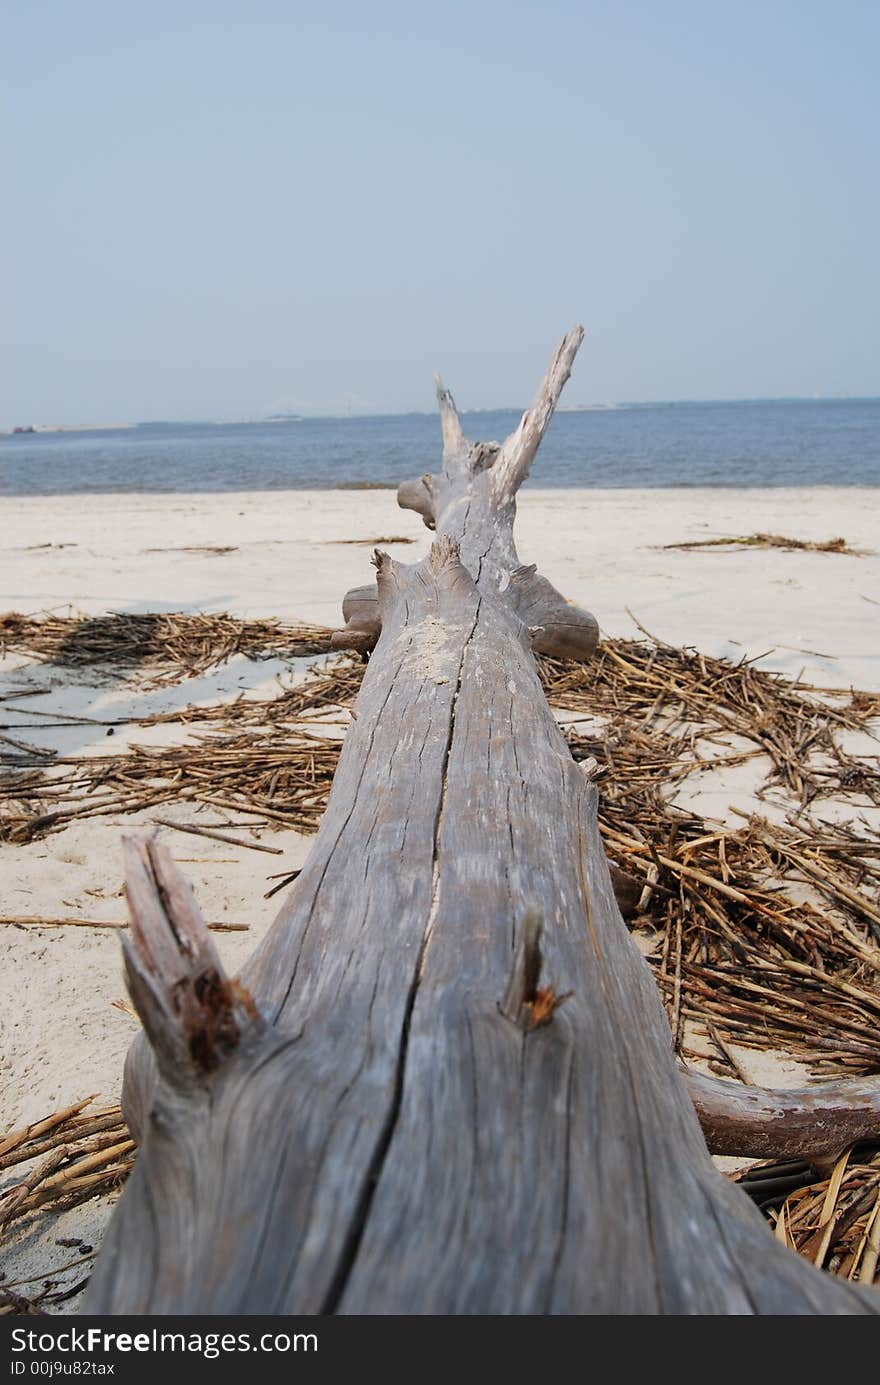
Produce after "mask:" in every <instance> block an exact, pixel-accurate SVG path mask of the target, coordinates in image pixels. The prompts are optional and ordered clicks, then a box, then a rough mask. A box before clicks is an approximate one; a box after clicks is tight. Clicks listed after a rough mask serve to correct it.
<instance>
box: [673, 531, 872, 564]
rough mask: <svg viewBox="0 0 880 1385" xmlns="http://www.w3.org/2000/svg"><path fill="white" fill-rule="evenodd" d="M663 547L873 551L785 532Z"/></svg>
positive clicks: (852, 553) (860, 553) (858, 555)
mask: <svg viewBox="0 0 880 1385" xmlns="http://www.w3.org/2000/svg"><path fill="white" fill-rule="evenodd" d="M661 547H662V548H663V549H667V550H668V549H671V548H681V549H688V548H783V549H788V550H789V551H790V552H795V551H797V552H800V553H845V554H846V555H847V556H848V557H850V558H865V557H867V556H868V555H869V553H870V552H871V550H870V549H867V548H850V547H849V545H848V544H847V541H846V539H844V538H836V539H826V540H825V542H824V543H813V542H811V541H809V540H807V539H789V538H786V537H785V535H784V534H742V535H740V536H738V537H732V538H718V539H692V540H691V541H690V542H689V543H664V544H662V545H661Z"/></svg>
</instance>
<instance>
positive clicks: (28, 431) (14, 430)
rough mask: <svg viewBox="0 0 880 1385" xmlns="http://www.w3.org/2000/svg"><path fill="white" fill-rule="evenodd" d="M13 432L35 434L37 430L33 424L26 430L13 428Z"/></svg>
mask: <svg viewBox="0 0 880 1385" xmlns="http://www.w3.org/2000/svg"><path fill="white" fill-rule="evenodd" d="M12 431H13V433H35V432H36V431H37V430H36V428H35V427H34V425H33V424H32V423H29V424H28V425H27V427H26V428H13V430H12Z"/></svg>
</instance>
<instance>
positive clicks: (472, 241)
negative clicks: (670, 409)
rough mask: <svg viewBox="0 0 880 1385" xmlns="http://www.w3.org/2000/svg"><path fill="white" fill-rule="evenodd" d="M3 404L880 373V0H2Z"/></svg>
mask: <svg viewBox="0 0 880 1385" xmlns="http://www.w3.org/2000/svg"><path fill="white" fill-rule="evenodd" d="M2 47H3V52H4V81H3V92H2V97H0V101H2V126H3V135H2V139H3V145H4V149H3V184H4V198H3V203H4V207H3V215H2V218H0V241H2V264H3V266H4V269H3V279H4V283H3V300H4V306H3V313H2V322H0V351H2V361H0V368H2V374H0V423H5V424H17V423H29V422H50V421H62V420H63V421H71V422H75V421H84V420H94V421H99V420H124V419H157V418H193V417H220V416H234V417H241V416H251V415H256V414H263V413H265V412H267V411H271V410H276V409H281V408H289V409H293V410H302V411H311V412H322V411H331V412H332V411H335V410H337V409H339V408H343V407H347V408H355V409H363V410H401V409H412V408H415V409H422V408H430V407H431V403H432V394H431V378H430V377H431V371H432V370H433V369H434V368H440V369H441V370H442V371H443V373H444V375H445V376H446V377H447V378H448V379H449V381H450V382H451V383H452V385H453V387H454V388H455V390H456V393H457V396H458V398H459V400H460V402H461V404H462V405H463V406H469V407H489V406H493V405H502V404H515V405H519V404H523V403H526V402H528V399H529V397H530V395H531V393H532V391H533V389H534V386H535V384H536V381H537V379H538V377H539V375H540V372H541V370H542V369H543V366H544V363H545V360H546V358H547V356H548V355H549V353H550V351H551V348H552V347H553V345H554V343H555V341H556V340H557V338H558V337H559V336H561V334H562V333H563V331H564V330H566V328H567V327H568V326H570V325H571V323H572V322H574V321H576V320H581V321H583V322H584V324H585V326H586V329H587V340H586V342H585V344H584V347H583V348H582V351H581V356H580V358H579V361H578V365H577V368H576V371H575V375H574V377H573V380H572V383H571V384H570V385H569V387H568V391H567V402H569V403H571V404H576V403H586V402H592V401H604V400H620V399H670V398H678V399H680V398H738V397H749V396H755V395H760V396H773V395H811V394H825V395H830V394H877V393H880V311H878V309H880V301H878V300H880V292H878V286H880V270H878V245H880V226H878V221H880V215H878V212H880V179H878V154H877V151H878V133H880V132H878V123H880V122H878V104H880V97H878V84H877V76H876V72H877V69H876V64H877V54H878V51H880V6H878V5H877V4H875V3H855V2H854V0H838V3H835V4H831V3H830V0H827V3H821V4H814V3H810V0H803V2H802V3H787V2H786V0H781V3H769V2H768V3H765V4H751V3H747V2H746V3H743V0H738V2H737V3H736V4H733V3H730V2H729V0H728V3H723V4H722V3H714V0H705V2H704V3H684V2H683V0H664V3H659V2H655V3H644V2H642V0H630V2H628V0H618V3H594V2H593V0H580V3H574V2H573V0H556V3H554V0H543V2H542V3H541V4H516V3H513V2H512V0H506V2H505V3H499V4H496V3H492V2H488V0H470V3H467V4H459V3H457V2H456V0H450V3H447V4H445V5H443V6H440V7H438V6H434V5H430V6H429V5H419V4H417V3H413V2H412V0H411V2H410V3H396V0H394V2H392V0H374V3H372V4H370V5H365V4H363V3H359V4H355V3H349V2H348V0H340V2H339V3H333V0H325V2H324V3H322V4H320V5H316V4H308V5H305V4H300V3H298V0H288V3H276V0H249V3H247V4H244V3H242V4H230V3H224V0H212V3H210V4H202V3H193V2H192V0H178V2H177V3H174V4H167V3H164V0H153V2H152V3H151V4H150V5H137V6H135V5H126V4H119V3H118V0H117V3H113V4H109V3H92V0H78V3H74V2H73V0H67V2H66V3H53V0H49V2H48V3H42V4H37V3H34V0H30V3H21V0H6V4H5V6H4V18H3V20H2Z"/></svg>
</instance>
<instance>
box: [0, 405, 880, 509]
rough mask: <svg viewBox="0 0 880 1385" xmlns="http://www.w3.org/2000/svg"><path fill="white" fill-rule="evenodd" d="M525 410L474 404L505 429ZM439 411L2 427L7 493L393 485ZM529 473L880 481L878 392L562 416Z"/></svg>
mask: <svg viewBox="0 0 880 1385" xmlns="http://www.w3.org/2000/svg"><path fill="white" fill-rule="evenodd" d="M519 417H520V415H519V412H518V411H517V410H498V411H496V412H478V413H470V414H465V415H464V418H463V421H464V427H465V431H466V432H467V434H468V436H469V437H470V438H472V439H473V440H477V439H483V440H490V439H493V438H494V439H503V438H504V437H506V436H507V434H508V433H509V432H510V431H511V430H512V429H513V428H514V427H515V426H516V424H517V422H518V421H519ZM439 460H440V428H439V423H438V420H437V417H436V415H434V414H402V415H388V416H384V417H377V416H371V417H364V418H315V419H295V420H294V419H291V420H284V421H281V422H272V423H221V424H215V423H145V424H140V425H138V426H137V427H133V428H127V429H121V428H120V429H113V430H102V431H95V432H75V433H37V434H25V435H4V436H0V494H2V495H62V494H74V493H88V492H92V493H96V492H108V491H264V490H265V491H272V490H297V489H336V488H343V489H358V488H367V487H374V486H378V487H382V486H389V487H396V486H397V484H398V483H399V482H400V481H402V480H404V479H405V478H407V477H412V476H418V475H420V474H421V473H422V472H424V471H431V470H437V469H438V467H439ZM529 484H531V485H533V486H542V487H543V486H547V487H581V486H586V487H638V488H643V487H649V488H656V487H666V486H880V400H878V399H846V400H844V399H840V400H758V401H743V402H739V403H716V404H712V403H693V404H691V403H681V404H632V405H617V406H609V407H607V408H596V409H586V410H582V411H577V412H565V411H560V412H558V413H557V414H556V416H555V418H554V419H553V421H552V423H551V425H550V428H549V429H548V431H547V435H546V437H545V439H544V442H543V444H542V447H541V450H540V452H539V454H538V458H537V461H536V462H535V465H534V468H533V471H532V479H531V481H530V483H529Z"/></svg>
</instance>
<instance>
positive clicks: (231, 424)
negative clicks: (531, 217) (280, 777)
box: [0, 394, 880, 437]
mask: <svg viewBox="0 0 880 1385" xmlns="http://www.w3.org/2000/svg"><path fill="white" fill-rule="evenodd" d="M877 403H880V394H811V395H802V394H801V395H798V394H794V395H756V396H755V397H754V398H737V399H618V400H605V401H596V402H594V403H592V404H568V405H565V404H560V405H559V407H558V409H557V411H556V412H557V413H558V414H590V413H614V412H617V411H618V410H626V409H680V408H697V409H702V408H712V407H720V408H732V407H737V406H746V407H748V406H756V405H765V404H770V405H772V404H816V405H823V404H824V405H827V404H877ZM524 407H525V406H523V405H521V404H519V405H516V404H504V405H499V406H498V407H492V406H481V407H474V408H470V409H468V408H460V409H459V412H460V413H461V415H462V417H463V418H479V417H481V416H482V415H485V414H520V413H522V411H523V408H524ZM435 416H436V410H435V409H433V408H431V409H400V410H391V411H387V412H383V411H379V410H376V411H373V412H371V413H363V414H340V413H326V414H325V413H315V414H312V413H305V414H267V415H266V416H265V417H258V418H254V417H250V418H198V417H191V418H156V419H137V420H135V421H134V422H132V423H35V424H27V425H25V426H24V427H22V425H20V424H16V425H6V426H4V427H2V428H0V437H12V436H16V437H22V436H28V435H29V434H37V433H38V434H45V433H105V432H107V433H112V432H117V431H121V430H123V429H132V428H176V427H180V428H262V427H264V426H265V425H267V424H270V423H272V424H279V423H280V424H285V423H323V422H326V423H358V422H364V423H370V422H375V421H376V420H379V419H407V418H430V417H435Z"/></svg>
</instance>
